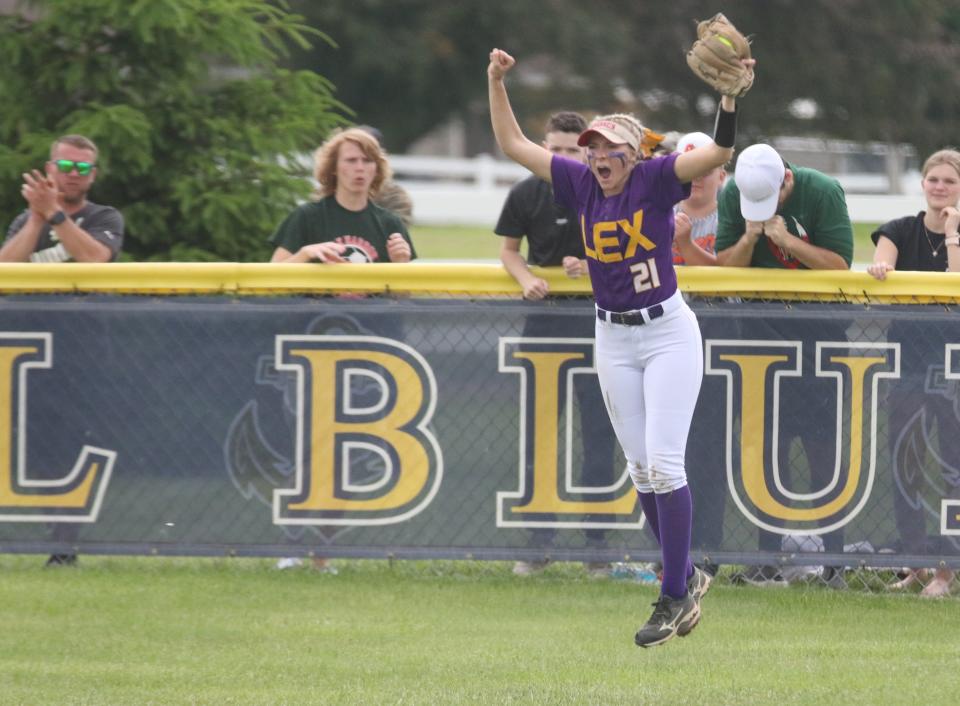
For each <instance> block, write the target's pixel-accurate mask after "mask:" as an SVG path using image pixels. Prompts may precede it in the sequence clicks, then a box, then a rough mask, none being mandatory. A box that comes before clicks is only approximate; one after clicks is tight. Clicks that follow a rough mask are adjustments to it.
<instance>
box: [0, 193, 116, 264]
mask: <svg viewBox="0 0 960 706" xmlns="http://www.w3.org/2000/svg"><path fill="white" fill-rule="evenodd" d="M29 217H30V211H29V210H27V211H24V212H23V213H21V214H20V215H19V216H17V217H16V218H14V219H13V223H11V224H10V228H8V229H7V240H10V238H12V237H13V236H14V235H16V234H17V232H19V230H20V229H21V228H23V224H24V223H26V222H27V218H29ZM70 218H71V219H73V222H74V223H76V224H77V225H78V226H80V227H81V228H82V229H83V230H85V231H86V232H87V233H89V234H90V237H92V238H93V239H94V240H96V241H97V242H98V243H103V244H104V245H106V246H107V247H108V248H110V261H111V262H113V261H114V260H116V259H117V256H118V255H119V254H120V248H121V247H122V246H123V215H121V213H120V211H118V210H117V209H115V208H113V207H112V206H101V205H100V204H97V203H93V202H92V201H87V205H86V206H84V207H83V208H81V209H80V210H79V211H77V212H76V213H74V214H73V215H72V216H70ZM72 260H73V258H72V257H71V256H70V253H69V252H67V249H66V248H65V247H63V244H62V243H61V242H60V240H59V239H58V238H57V234H56V233H54V232H53V228H51V227H50V226H44V228H43V230H42V231H41V232H40V238H39V239H38V240H37V247H36V249H35V250H34V251H33V255H31V256H30V262H70V261H72Z"/></svg>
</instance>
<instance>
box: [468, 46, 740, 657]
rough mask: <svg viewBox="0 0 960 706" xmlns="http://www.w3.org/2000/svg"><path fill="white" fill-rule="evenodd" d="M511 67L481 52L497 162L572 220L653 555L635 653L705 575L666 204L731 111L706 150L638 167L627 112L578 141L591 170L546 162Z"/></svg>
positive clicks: (718, 148) (722, 112)
mask: <svg viewBox="0 0 960 706" xmlns="http://www.w3.org/2000/svg"><path fill="white" fill-rule="evenodd" d="M515 63H516V62H515V60H514V59H513V57H511V56H510V55H509V54H507V53H506V52H504V51H502V50H500V49H494V50H493V51H491V52H490V65H489V67H488V68H487V77H488V82H489V93H490V117H491V121H492V123H493V130H494V134H495V135H496V138H497V142H498V143H499V145H500V147H501V149H502V150H503V151H504V153H505V154H506V155H507V156H508V157H510V158H511V159H513V160H514V161H516V162H518V163H520V164H522V165H523V166H525V167H527V168H528V169H529V170H530V171H532V172H533V173H534V174H536V175H537V176H539V177H540V178H542V179H545V180H547V181H551V182H552V183H553V188H554V196H555V198H556V200H557V202H558V203H559V204H561V205H564V206H566V207H568V208H569V209H570V210H572V211H575V212H576V213H577V214H578V217H579V219H580V226H581V231H582V234H583V239H584V246H585V249H586V253H587V262H588V267H589V270H590V279H591V281H592V283H593V293H594V298H595V299H596V304H597V325H596V349H597V351H596V361H597V373H598V376H599V379H600V386H601V388H602V389H603V393H604V399H605V401H606V405H607V412H608V414H609V415H610V420H611V422H612V423H613V427H614V430H615V431H616V433H617V438H618V440H619V442H620V445H621V446H622V447H623V450H624V454H625V456H626V458H627V465H628V470H629V472H630V476H631V478H632V479H633V483H634V486H635V487H636V489H637V493H638V494H639V496H640V504H641V506H642V508H643V512H644V515H645V516H646V518H647V522H648V524H649V526H650V529H651V531H652V532H653V534H654V535H655V537H656V539H657V541H658V542H659V544H660V547H661V554H662V559H663V585H662V589H661V594H660V597H659V599H658V600H657V602H656V603H654V611H653V614H652V615H651V617H650V619H649V620H648V621H647V622H646V624H644V625H643V626H642V627H641V628H640V630H639V631H638V632H637V633H636V636H635V638H634V641H635V642H636V644H638V645H640V646H641V647H649V646H652V645H659V644H661V643H663V642H666V641H667V640H669V639H671V638H672V637H674V636H675V635H680V636H684V635H686V634H687V633H689V632H690V631H691V630H692V629H693V628H694V627H695V626H696V625H697V623H698V622H699V620H700V599H701V598H702V597H703V595H704V594H705V593H706V591H707V589H708V588H709V582H710V577H709V576H708V575H707V574H705V573H703V572H701V571H700V570H699V569H697V568H695V567H694V566H693V564H692V563H691V562H690V559H689V555H690V529H691V524H692V513H693V508H692V503H691V500H690V490H689V488H688V487H687V478H686V472H685V469H684V452H685V448H686V443H687V434H688V433H689V430H690V422H691V419H692V418H693V410H694V407H695V406H696V403H697V396H698V394H699V392H700V382H701V379H702V377H703V353H702V344H701V340H700V329H699V326H698V325H697V320H696V317H695V316H694V314H693V312H692V311H691V310H690V309H689V307H687V305H686V303H684V301H683V298H682V297H681V294H680V292H679V290H678V289H677V276H676V273H675V271H674V269H673V251H672V244H673V243H672V241H673V225H674V221H673V206H674V204H676V203H677V202H679V201H682V200H683V199H685V198H687V197H688V196H689V195H690V182H691V181H692V180H693V179H695V178H696V177H698V176H701V175H703V174H706V173H708V172H710V171H711V170H712V169H715V168H716V167H719V166H721V165H723V164H725V163H726V162H728V161H729V160H730V158H731V156H732V155H733V144H734V139H735V136H736V105H735V103H734V100H733V98H731V97H730V96H723V97H722V99H721V104H720V107H719V109H718V112H717V124H716V128H715V135H714V143H712V144H709V145H706V146H703V147H698V148H696V149H694V150H691V151H689V152H684V153H682V154H680V153H674V154H670V155H667V156H665V157H659V158H655V159H651V160H648V161H641V155H640V151H639V148H640V143H641V140H642V136H643V128H642V126H641V125H640V123H639V122H638V121H637V120H636V119H635V118H633V117H632V116H629V115H610V116H604V117H600V118H597V119H595V120H594V121H593V122H592V123H590V125H589V126H588V128H587V130H586V131H584V133H583V134H582V135H581V136H580V139H579V144H580V145H586V147H587V155H588V163H589V166H585V165H583V164H580V163H578V162H574V161H572V160H568V159H565V158H563V157H554V156H553V155H552V154H551V153H550V152H548V151H547V150H546V149H544V148H543V147H541V146H540V145H538V144H536V143H534V142H531V141H530V140H528V139H527V138H526V137H525V136H524V135H523V133H522V131H521V130H520V126H519V125H518V124H517V120H516V118H515V117H514V115H513V110H512V108H511V107H510V101H509V99H508V98H507V91H506V88H505V86H504V81H503V79H504V76H505V75H506V73H507V72H508V71H509V70H510V69H511V68H512V67H513V66H514V64H515Z"/></svg>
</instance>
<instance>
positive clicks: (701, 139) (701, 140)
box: [676, 132, 713, 152]
mask: <svg viewBox="0 0 960 706" xmlns="http://www.w3.org/2000/svg"><path fill="white" fill-rule="evenodd" d="M712 144H713V138H711V137H710V136H709V135H708V134H707V133H705V132H688V133H687V134H686V135H684V136H683V137H681V138H680V139H679V140H678V141H677V149H676V151H677V152H689V151H690V150H693V149H696V148H697V147H706V146H707V145H712Z"/></svg>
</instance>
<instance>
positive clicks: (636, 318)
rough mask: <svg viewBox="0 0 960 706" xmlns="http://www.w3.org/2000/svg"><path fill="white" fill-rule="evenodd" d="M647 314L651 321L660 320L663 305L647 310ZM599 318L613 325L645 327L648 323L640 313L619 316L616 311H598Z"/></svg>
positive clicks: (656, 305) (655, 305)
mask: <svg viewBox="0 0 960 706" xmlns="http://www.w3.org/2000/svg"><path fill="white" fill-rule="evenodd" d="M646 312H647V317H648V318H649V319H650V321H653V320H654V319H659V318H660V317H661V316H663V304H654V305H653V306H651V307H650V308H649V309H647V310H646ZM597 318H598V319H600V320H601V321H609V322H610V323H611V324H623V325H624V326H643V325H644V324H645V323H647V322H646V321H645V320H644V318H643V314H642V313H640V312H639V311H635V312H631V313H628V314H618V313H617V312H615V311H606V310H604V309H597Z"/></svg>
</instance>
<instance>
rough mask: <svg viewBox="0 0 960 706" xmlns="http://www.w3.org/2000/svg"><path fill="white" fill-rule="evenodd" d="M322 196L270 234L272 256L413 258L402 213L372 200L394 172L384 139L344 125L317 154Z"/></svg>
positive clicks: (370, 259)
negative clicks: (388, 161) (379, 139)
mask: <svg viewBox="0 0 960 706" xmlns="http://www.w3.org/2000/svg"><path fill="white" fill-rule="evenodd" d="M313 175H314V178H315V179H316V180H317V182H318V183H319V185H320V187H319V197H320V198H319V199H318V200H316V201H311V202H309V203H305V204H302V205H300V206H298V207H297V208H296V209H294V211H293V212H292V213H291V214H290V215H289V216H287V218H286V219H285V220H284V221H283V223H281V224H280V227H279V228H277V230H276V232H275V233H274V234H273V235H272V236H271V237H270V242H271V243H273V244H274V245H275V246H276V250H274V253H273V257H272V258H271V262H323V263H339V262H410V260H412V259H413V258H415V257H416V252H415V251H414V248H413V244H412V241H411V240H410V234H409V233H408V232H407V227H406V226H405V225H404V224H403V222H402V221H401V219H400V217H399V216H397V215H396V214H395V213H393V212H391V211H388V210H386V209H384V208H382V207H380V206H377V205H376V204H375V203H373V199H374V198H375V197H376V195H377V193H378V192H379V190H380V187H381V185H382V184H383V182H384V181H385V180H387V179H388V178H389V177H390V166H389V164H388V163H387V158H386V155H385V154H384V152H383V150H382V149H381V147H380V143H379V142H378V141H377V140H376V138H375V137H373V136H372V135H370V134H369V133H368V132H367V131H365V130H361V129H359V128H350V129H348V130H339V131H337V132H335V133H334V135H333V136H332V137H331V138H330V139H329V140H327V141H326V142H325V143H323V145H321V146H320V148H319V149H318V150H317V151H316V153H315V154H314V171H313Z"/></svg>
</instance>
